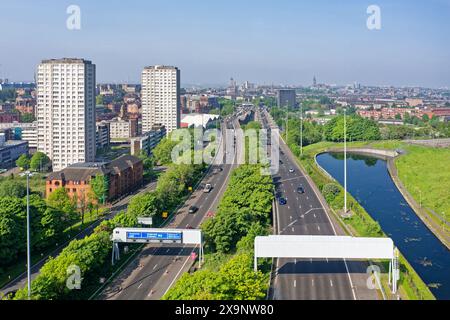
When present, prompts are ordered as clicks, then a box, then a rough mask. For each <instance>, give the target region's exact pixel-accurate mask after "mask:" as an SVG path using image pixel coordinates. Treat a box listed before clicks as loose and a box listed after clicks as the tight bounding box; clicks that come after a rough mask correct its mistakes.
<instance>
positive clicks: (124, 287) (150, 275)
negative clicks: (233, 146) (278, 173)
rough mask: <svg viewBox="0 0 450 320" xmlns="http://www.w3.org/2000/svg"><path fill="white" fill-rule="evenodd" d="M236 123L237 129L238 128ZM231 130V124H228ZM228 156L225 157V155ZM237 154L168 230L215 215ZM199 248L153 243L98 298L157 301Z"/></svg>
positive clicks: (209, 179) (197, 223)
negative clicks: (209, 186)
mask: <svg viewBox="0 0 450 320" xmlns="http://www.w3.org/2000/svg"><path fill="white" fill-rule="evenodd" d="M237 125H238V124H237V122H235V123H234V126H237ZM227 127H228V128H232V126H231V124H227ZM224 156H225V155H224ZM239 156H240V154H239V155H238V154H235V161H234V163H233V164H227V165H220V167H222V168H223V171H221V172H214V168H217V167H218V166H212V170H211V171H210V173H209V174H207V176H206V177H205V179H204V180H203V181H202V184H203V185H204V184H206V183H210V184H211V185H212V186H213V189H212V190H211V192H210V193H203V191H202V188H200V190H197V191H195V192H194V193H193V195H192V196H191V198H190V199H189V200H188V201H187V202H186V203H185V204H184V206H183V207H182V208H181V209H180V211H179V212H178V213H177V214H176V216H175V220H174V221H172V222H171V223H170V224H169V225H168V226H167V227H168V228H180V229H183V228H186V227H192V228H197V227H199V226H200V224H201V223H202V221H203V220H204V219H205V218H206V216H207V213H208V212H214V213H215V212H216V210H217V206H218V204H219V201H220V199H221V198H222V195H223V193H224V192H225V190H226V186H227V184H228V180H229V177H230V174H231V171H232V170H233V169H234V168H235V167H236V159H237V158H238V157H239ZM191 205H195V206H197V207H198V208H199V210H198V211H197V212H196V214H193V215H192V214H188V213H187V210H188V208H189V207H190V206H191ZM197 249H198V248H194V247H192V246H186V245H181V244H180V245H170V247H168V246H167V245H159V244H156V245H155V244H152V245H148V246H146V247H145V249H144V250H143V251H142V252H141V254H140V255H139V256H138V257H137V258H136V259H134V261H133V262H132V263H131V264H130V265H129V266H128V267H126V268H125V269H124V271H123V272H122V273H121V274H120V275H119V276H118V277H117V278H116V279H115V280H114V281H113V282H112V284H110V285H109V286H108V287H107V288H106V289H105V290H104V291H103V293H102V294H101V295H100V297H99V299H106V300H158V299H160V298H161V297H162V296H163V295H164V294H165V293H166V292H167V290H168V289H169V288H170V287H171V286H172V285H173V284H174V283H175V281H176V280H177V279H178V278H179V277H180V276H181V275H182V274H183V273H184V272H187V271H188V270H189V268H190V267H191V265H192V260H191V258H190V255H191V253H192V252H193V251H196V252H198V250H197Z"/></svg>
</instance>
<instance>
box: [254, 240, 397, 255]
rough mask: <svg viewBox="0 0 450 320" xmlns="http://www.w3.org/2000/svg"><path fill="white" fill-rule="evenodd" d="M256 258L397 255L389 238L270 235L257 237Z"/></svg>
mask: <svg viewBox="0 0 450 320" xmlns="http://www.w3.org/2000/svg"><path fill="white" fill-rule="evenodd" d="M255 257H256V258H317V259H361V260H362V259H364V260H366V259H393V258H394V242H393V241H392V239H389V238H353V237H339V236H281V235H276V236H268V237H256V238H255Z"/></svg>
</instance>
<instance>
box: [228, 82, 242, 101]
mask: <svg viewBox="0 0 450 320" xmlns="http://www.w3.org/2000/svg"><path fill="white" fill-rule="evenodd" d="M238 91H239V90H238V86H237V83H236V80H234V79H233V78H231V79H230V85H229V86H228V89H227V95H229V96H231V98H233V99H236V97H237V96H238V93H239V92H238Z"/></svg>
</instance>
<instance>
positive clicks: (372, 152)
mask: <svg viewBox="0 0 450 320" xmlns="http://www.w3.org/2000/svg"><path fill="white" fill-rule="evenodd" d="M370 146H371V144H367V147H360V146H358V147H351V146H350V147H349V148H348V149H347V152H348V153H355V154H361V155H369V156H372V157H376V158H381V159H383V160H386V161H387V168H388V171H389V175H390V176H391V178H392V180H393V181H394V183H395V185H396V187H397V189H398V190H399V191H400V193H401V194H402V195H403V197H404V198H405V200H406V201H407V202H408V204H409V205H410V207H411V208H412V209H413V210H414V212H415V213H416V215H417V216H418V217H419V218H420V220H422V222H423V223H424V224H425V225H426V226H427V227H428V229H430V231H431V232H433V234H434V235H435V236H436V237H437V238H438V239H439V240H440V241H441V242H442V244H444V245H445V246H446V247H447V248H448V249H449V250H450V233H449V231H450V223H449V222H448V221H443V219H442V218H441V217H439V216H438V215H436V214H435V213H433V212H432V211H431V210H427V209H426V208H425V207H424V206H423V205H422V204H421V202H422V199H420V200H419V201H417V200H416V198H415V197H413V196H412V195H411V193H410V192H409V191H408V189H407V188H406V187H405V185H404V183H403V182H402V180H401V179H400V177H399V174H398V169H397V166H396V160H397V158H398V157H404V156H406V155H407V154H408V153H405V154H401V153H399V152H398V151H397V150H398V149H401V148H407V145H406V144H401V143H400V142H399V143H398V144H395V143H393V144H387V143H381V144H380V143H377V144H375V146H379V147H380V146H390V147H391V148H392V149H379V148H376V147H370ZM393 147H397V148H395V149H394V148H393ZM325 152H344V148H342V147H328V148H326V149H325V150H324V151H321V152H320V153H318V154H317V155H316V157H317V156H318V155H319V154H321V153H325ZM325 173H326V172H325ZM326 174H327V175H328V173H326ZM421 196H422V195H420V196H419V197H421ZM443 224H446V226H444V227H443Z"/></svg>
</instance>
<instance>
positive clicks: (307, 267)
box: [261, 112, 379, 300]
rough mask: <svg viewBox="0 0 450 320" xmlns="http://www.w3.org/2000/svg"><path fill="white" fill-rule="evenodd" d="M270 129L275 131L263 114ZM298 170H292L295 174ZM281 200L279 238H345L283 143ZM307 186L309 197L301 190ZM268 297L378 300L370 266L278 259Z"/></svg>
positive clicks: (276, 179) (278, 177) (277, 183)
mask: <svg viewBox="0 0 450 320" xmlns="http://www.w3.org/2000/svg"><path fill="white" fill-rule="evenodd" d="M261 121H262V124H263V127H264V128H265V129H268V130H269V131H270V129H271V128H272V129H274V128H276V126H275V125H274V124H273V122H272V119H271V118H270V116H269V115H268V114H267V113H266V112H263V113H262V114H261ZM292 170H293V172H290V171H292ZM273 181H274V183H275V187H276V193H277V198H280V197H282V198H284V199H286V200H287V201H286V204H285V205H281V204H280V203H279V201H276V204H275V208H274V221H275V232H276V233H277V234H280V235H344V232H343V230H342V229H341V228H340V226H339V225H338V224H337V223H336V222H335V221H333V220H332V219H333V217H331V216H330V215H329V214H328V212H327V211H326V210H325V209H324V208H325V207H326V204H325V202H324V200H323V199H322V198H321V195H320V194H319V192H318V190H317V189H316V188H315V186H314V185H313V183H312V182H311V181H310V179H309V178H307V177H306V176H305V174H304V173H303V171H302V170H301V168H300V167H299V166H298V164H297V162H296V160H295V158H294V155H293V154H292V153H291V151H290V150H289V148H288V147H287V146H286V144H285V143H284V142H283V140H282V139H280V169H279V172H278V173H276V174H275V175H273ZM299 187H303V189H304V193H298V192H297V189H298V188H299ZM274 263H275V265H274V271H273V278H272V286H271V290H270V296H269V299H277V300H354V299H355V300H356V299H371V300H373V299H378V298H379V294H378V293H377V291H376V290H371V289H369V288H368V286H367V279H368V278H369V274H366V270H367V267H368V263H367V262H359V261H344V260H333V261H331V260H313V259H307V260H305V259H276V260H275V262H274Z"/></svg>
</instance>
